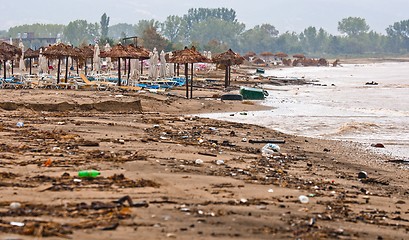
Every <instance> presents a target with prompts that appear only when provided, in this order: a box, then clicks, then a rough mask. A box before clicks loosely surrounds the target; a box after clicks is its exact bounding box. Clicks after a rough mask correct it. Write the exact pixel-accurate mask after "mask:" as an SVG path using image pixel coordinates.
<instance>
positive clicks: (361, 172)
mask: <svg viewBox="0 0 409 240" xmlns="http://www.w3.org/2000/svg"><path fill="white" fill-rule="evenodd" d="M367 177H368V173H366V172H365V171H360V172H359V173H358V178H359V179H363V178H367Z"/></svg>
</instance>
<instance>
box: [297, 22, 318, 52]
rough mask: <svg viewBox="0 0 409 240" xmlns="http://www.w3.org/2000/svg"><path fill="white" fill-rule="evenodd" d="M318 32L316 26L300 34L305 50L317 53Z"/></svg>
mask: <svg viewBox="0 0 409 240" xmlns="http://www.w3.org/2000/svg"><path fill="white" fill-rule="evenodd" d="M317 39H318V33H317V29H316V28H315V27H308V28H306V29H304V31H303V32H302V33H301V34H300V42H301V45H302V47H303V49H304V51H305V52H308V53H316V52H317V50H318V42H317Z"/></svg>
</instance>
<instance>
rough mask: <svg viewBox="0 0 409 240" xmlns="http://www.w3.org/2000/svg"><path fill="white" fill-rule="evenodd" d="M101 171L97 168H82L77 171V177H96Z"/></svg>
mask: <svg viewBox="0 0 409 240" xmlns="http://www.w3.org/2000/svg"><path fill="white" fill-rule="evenodd" d="M100 174H101V173H100V172H99V171H97V170H84V171H79V172H78V177H80V178H96V177H97V176H99V175H100Z"/></svg>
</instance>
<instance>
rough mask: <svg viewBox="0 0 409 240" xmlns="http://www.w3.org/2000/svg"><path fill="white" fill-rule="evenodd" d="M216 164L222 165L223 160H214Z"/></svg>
mask: <svg viewBox="0 0 409 240" xmlns="http://www.w3.org/2000/svg"><path fill="white" fill-rule="evenodd" d="M216 164H217V165H223V164H224V161H223V160H217V161H216Z"/></svg>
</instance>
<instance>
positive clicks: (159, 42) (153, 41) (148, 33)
mask: <svg viewBox="0 0 409 240" xmlns="http://www.w3.org/2000/svg"><path fill="white" fill-rule="evenodd" d="M141 37H142V41H143V46H144V47H145V48H147V49H150V50H152V49H153V48H155V47H156V49H157V50H158V51H162V50H170V49H169V48H170V43H169V41H168V40H166V39H165V38H164V37H162V36H161V35H160V34H159V33H158V31H157V30H156V28H155V27H153V26H148V27H147V28H145V30H144V31H143V33H142V35H141Z"/></svg>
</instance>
